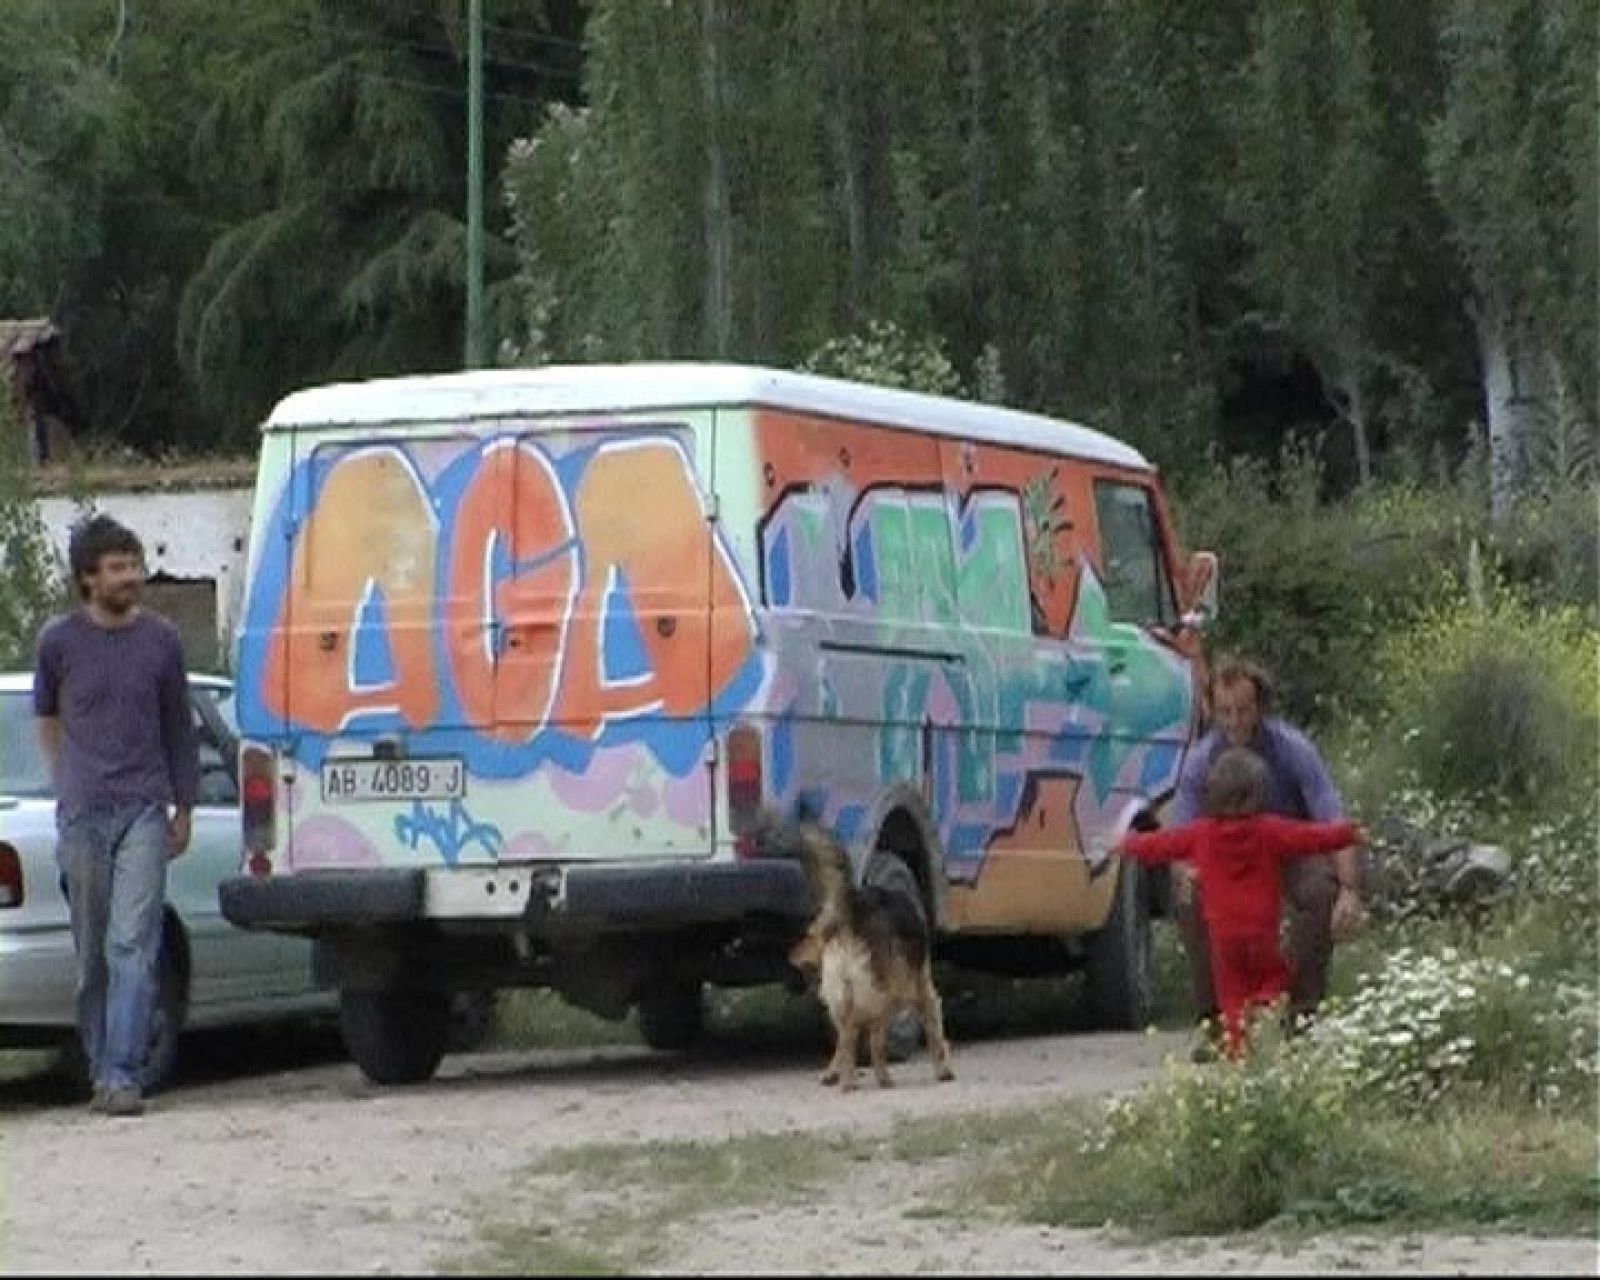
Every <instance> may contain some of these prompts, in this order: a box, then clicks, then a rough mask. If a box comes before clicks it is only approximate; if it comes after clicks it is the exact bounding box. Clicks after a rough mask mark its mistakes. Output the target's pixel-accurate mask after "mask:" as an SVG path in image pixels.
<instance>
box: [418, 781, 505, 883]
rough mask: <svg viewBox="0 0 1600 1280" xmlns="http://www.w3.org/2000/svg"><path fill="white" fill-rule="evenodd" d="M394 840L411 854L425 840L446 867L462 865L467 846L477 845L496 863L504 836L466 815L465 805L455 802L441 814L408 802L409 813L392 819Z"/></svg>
mask: <svg viewBox="0 0 1600 1280" xmlns="http://www.w3.org/2000/svg"><path fill="white" fill-rule="evenodd" d="M394 838H395V839H396V840H398V841H399V842H400V843H401V844H403V845H405V846H406V847H407V848H408V849H411V850H412V851H413V852H415V851H416V849H417V848H418V846H420V845H421V843H422V842H423V841H424V840H427V841H429V842H430V843H432V844H433V845H434V847H435V848H437V849H438V851H439V856H440V857H441V858H443V859H444V861H445V863H446V865H447V866H452V867H453V866H455V865H456V864H457V863H458V862H460V861H461V854H462V851H463V850H464V849H466V848H467V847H468V846H470V845H473V844H476V845H478V846H479V847H481V848H482V849H483V851H484V852H485V853H487V854H488V855H489V856H490V857H491V858H493V859H496V860H498V859H499V857H500V850H501V848H502V847H503V846H504V844H505V836H503V835H502V834H501V832H500V828H499V827H497V826H495V824H494V823H492V822H479V821H477V820H476V819H474V818H473V816H472V815H471V814H470V813H468V812H467V806H466V802H465V801H463V800H461V799H459V798H457V799H455V800H452V801H451V802H450V807H449V808H448V809H446V810H444V811H443V812H440V810H439V809H437V808H436V807H435V806H433V805H431V804H428V803H426V802H425V801H422V800H413V801H412V802H411V812H410V813H408V814H407V813H399V814H396V815H395V819H394Z"/></svg>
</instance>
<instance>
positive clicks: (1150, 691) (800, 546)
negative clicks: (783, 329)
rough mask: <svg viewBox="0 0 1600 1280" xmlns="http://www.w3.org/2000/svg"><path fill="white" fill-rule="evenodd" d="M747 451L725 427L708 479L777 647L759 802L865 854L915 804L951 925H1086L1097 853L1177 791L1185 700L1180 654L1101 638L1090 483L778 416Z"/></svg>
mask: <svg viewBox="0 0 1600 1280" xmlns="http://www.w3.org/2000/svg"><path fill="white" fill-rule="evenodd" d="M748 431H749V438H750V443H749V445H748V446H740V445H739V444H738V442H737V440H736V430H735V428H734V426H733V424H732V422H731V421H730V420H729V419H727V418H726V417H725V418H724V419H723V420H722V421H721V422H719V433H718V448H717V467H718V472H717V474H718V487H719V490H720V492H721V493H722V495H723V523H724V525H725V527H726V529H727V532H728V537H729V540H730V545H731V546H732V547H733V549H734V551H735V553H736V556H737V558H738V561H739V564H740V566H741V569H742V570H743V573H744V576H745V578H746V579H747V580H748V581H751V582H753V583H755V584H758V585H757V591H758V598H759V600H760V603H761V612H760V617H761V621H762V628H763V635H764V641H765V645H766V647H767V648H768V650H769V657H770V671H769V675H768V679H767V681H766V683H765V684H764V685H763V686H762V690H761V695H760V697H759V699H758V700H757V701H756V703H754V704H752V705H751V706H750V707H748V708H746V710H745V712H744V715H745V717H746V718H748V719H755V720H759V721H760V723H761V725H762V727H763V729H764V735H763V736H764V740H765V751H766V758H765V770H764V774H765V778H766V780H767V787H768V792H769V795H771V796H772V797H773V798H774V800H775V802H776V804H777V805H778V807H779V808H780V809H781V810H782V811H783V812H785V813H787V814H789V815H791V816H792V815H797V814H801V813H804V814H808V815H811V816H815V817H817V818H820V819H821V820H822V821H823V822H825V823H827V824H828V825H830V826H831V827H833V828H834V829H835V830H836V831H837V832H838V833H839V834H840V835H841V836H842V837H843V838H845V839H846V840H850V841H860V840H866V839H870V838H872V836H873V835H874V834H875V833H874V832H872V831H869V830H866V826H867V824H868V822H869V820H870V815H871V814H872V813H873V812H874V806H875V805H876V804H877V802H878V799H879V797H880V796H881V795H882V794H883V793H884V791H885V789H886V788H888V787H889V786H890V785H892V784H894V783H896V782H900V783H910V784H911V785H912V786H913V787H914V788H915V789H916V790H917V791H918V792H919V793H920V795H921V796H922V798H923V801H924V803H925V805H926V807H927V810H928V812H929V813H930V815H931V817H932V821H933V824H934V826H935V828H936V830H937V834H938V838H939V840H940V842H941V844H942V850H941V851H940V852H941V853H942V858H943V872H944V875H945V877H946V880H947V882H948V885H949V891H948V893H947V894H946V897H945V913H946V919H945V922H944V923H945V924H946V926H947V927H951V928H962V929H972V930H994V931H1005V932H1017V931H1027V930H1034V931H1040V932H1052V931H1061V930H1063V929H1080V928H1089V927H1094V926H1096V925H1098V924H1099V922H1100V921H1101V919H1103V917H1104V914H1105V911H1106V909H1107V905H1108V903H1109V894H1110V890H1111V887H1112V879H1113V878H1112V877H1110V876H1104V875H1102V874H1101V873H1102V872H1103V871H1104V870H1105V869H1106V867H1107V866H1108V865H1109V844H1110V842H1111V841H1112V840H1113V839H1115V837H1116V836H1117V835H1118V834H1120V831H1121V830H1122V829H1123V828H1124V827H1125V825H1126V823H1127V822H1128V820H1129V819H1130V818H1131V817H1132V816H1133V814H1134V813H1135V812H1137V810H1138V809H1139V808H1141V807H1143V805H1144V804H1146V803H1147V801H1148V799H1149V797H1152V796H1157V795H1160V794H1162V793H1163V792H1164V791H1166V790H1169V789H1170V788H1171V787H1172V786H1173V785H1174V784H1175V782H1176V778H1177V773H1178V770H1179V767H1180V765H1181V761H1182V753H1183V749H1184V747H1185V746H1186V744H1187V742H1188V739H1189V736H1190V733H1191V728H1192V718H1193V692H1192V686H1191V677H1190V667H1189V661H1188V659H1187V658H1186V656H1185V655H1184V654H1182V653H1181V652H1179V651H1177V650H1176V649H1175V648H1173V647H1172V646H1171V645H1169V644H1167V643H1165V642H1164V641H1163V640H1162V639H1161V638H1159V637H1158V635H1157V634H1155V633H1154V632H1152V631H1151V630H1149V629H1147V628H1144V627H1128V626H1125V625H1123V624H1119V623H1114V622H1112V621H1111V619H1110V616H1109V613H1108V611H1107V606H1106V598H1105V593H1104V591H1103V590H1102V588H1101V585H1100V579H1099V576H1098V572H1097V569H1096V565H1097V563H1098V557H1097V555H1096V553H1095V548H1094V547H1093V545H1092V543H1091V538H1092V535H1093V531H1094V519H1093V512H1092V509H1091V503H1092V497H1091V494H1090V488H1089V485H1090V478H1089V475H1088V474H1087V470H1086V468H1085V467H1084V466H1083V465H1082V464H1080V463H1077V462H1075V461H1074V460H1071V459H1066V458H1062V457H1057V456H1051V455H1048V454H1042V453H1036V452H1028V451H1024V450H1019V449H1012V448H1006V447H1002V446H998V445H993V444H968V443H962V442H960V441H955V440H949V439H938V438H935V437H932V436H925V435H920V434H918V433H915V432H908V431H905V430H899V429H885V428H880V427H876V426H870V425H867V424H862V423H851V422H845V421H840V420H836V419H823V418H815V417H807V416H803V415H797V414H792V413H786V412H776V411H757V412H755V413H754V414H752V415H750V419H749V425H748ZM1130 475H1132V476H1134V477H1135V478H1136V479H1137V480H1138V482H1139V483H1148V482H1149V477H1148V476H1146V475H1144V474H1143V473H1130ZM1108 649H1114V650H1115V651H1116V655H1117V656H1116V661H1115V662H1114V663H1108V661H1107V658H1106V653H1107V650H1108ZM725 725H726V722H725V721H719V726H718V727H719V730H720V729H722V728H724V727H725Z"/></svg>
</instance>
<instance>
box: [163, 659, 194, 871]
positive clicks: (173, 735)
mask: <svg viewBox="0 0 1600 1280" xmlns="http://www.w3.org/2000/svg"><path fill="white" fill-rule="evenodd" d="M160 693H161V746H162V749H163V750H164V751H165V752H166V757H167V778H168V780H169V781H170V782H171V784H172V802H173V806H174V807H175V808H176V809H177V813H176V814H175V815H174V817H173V820H172V830H171V835H172V856H173V857H177V856H178V855H179V854H180V853H182V852H183V851H184V850H185V849H186V848H188V846H189V814H190V812H191V811H192V810H193V809H194V802H195V798H196V797H197V796H198V795H199V792H200V745H199V742H198V741H197V739H196V737H195V732H194V708H193V707H192V706H190V704H189V677H188V676H187V675H186V674H185V672H184V664H183V646H182V645H181V644H180V643H179V642H178V641H177V639H176V637H174V639H173V645H172V656H171V658H170V659H169V660H168V661H167V663H166V664H165V666H164V667H163V669H162V677H161V691H160Z"/></svg>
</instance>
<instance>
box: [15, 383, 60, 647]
mask: <svg viewBox="0 0 1600 1280" xmlns="http://www.w3.org/2000/svg"><path fill="white" fill-rule="evenodd" d="M30 473H31V467H30V465H29V463H28V456H27V450H26V449H25V447H24V445H23V440H22V433H21V432H20V431H18V430H17V429H16V425H15V417H14V413H13V410H12V407H11V396H10V394H9V391H8V389H7V388H5V387H3V386H0V668H4V667H24V668H31V667H32V666H33V642H34V637H35V635H36V634H37V633H38V630H39V627H40V626H41V625H42V624H43V623H44V622H45V621H46V620H47V619H48V618H49V616H50V615H51V614H52V613H53V612H55V611H56V609H58V608H59V607H61V605H62V603H63V599H64V594H63V593H64V584H63V580H62V575H61V573H60V571H59V566H58V565H57V563H56V557H55V553H54V552H53V550H52V549H51V546H50V541H49V537H48V535H47V534H46V532H45V528H44V524H43V522H42V521H41V520H40V518H39V509H38V507H37V506H36V505H35V501H34V493H33V486H32V484H31V483H30V479H29V478H30Z"/></svg>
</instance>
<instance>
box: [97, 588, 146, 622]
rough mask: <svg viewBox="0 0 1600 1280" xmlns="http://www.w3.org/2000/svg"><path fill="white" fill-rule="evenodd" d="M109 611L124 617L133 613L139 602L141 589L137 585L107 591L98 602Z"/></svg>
mask: <svg viewBox="0 0 1600 1280" xmlns="http://www.w3.org/2000/svg"><path fill="white" fill-rule="evenodd" d="M96 603H98V604H99V606H100V607H101V608H102V609H104V610H105V611H106V612H107V613H110V614H114V615H116V616H117V617H119V618H120V617H123V616H125V615H127V614H129V613H132V612H133V610H134V608H135V606H136V605H138V603H139V591H138V588H136V587H127V588H124V589H123V590H121V591H111V592H107V593H106V594H105V595H103V596H101V597H100V599H99V600H98V601H97V602H96Z"/></svg>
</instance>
